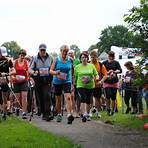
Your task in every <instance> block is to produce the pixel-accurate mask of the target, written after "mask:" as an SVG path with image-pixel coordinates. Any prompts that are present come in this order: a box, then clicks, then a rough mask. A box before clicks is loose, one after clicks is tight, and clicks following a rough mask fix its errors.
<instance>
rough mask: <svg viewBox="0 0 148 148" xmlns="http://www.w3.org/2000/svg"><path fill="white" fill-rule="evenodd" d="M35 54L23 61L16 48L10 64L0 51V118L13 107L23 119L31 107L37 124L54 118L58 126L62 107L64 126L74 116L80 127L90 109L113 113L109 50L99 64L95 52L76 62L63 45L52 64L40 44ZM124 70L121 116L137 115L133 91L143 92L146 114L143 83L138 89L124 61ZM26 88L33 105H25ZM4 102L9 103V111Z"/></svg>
mask: <svg viewBox="0 0 148 148" xmlns="http://www.w3.org/2000/svg"><path fill="white" fill-rule="evenodd" d="M38 50H39V51H38V53H37V55H36V56H34V57H32V58H26V55H27V53H26V50H24V49H22V50H20V52H19V55H18V58H17V59H15V60H13V61H12V60H11V59H10V58H9V57H7V49H6V48H5V47H0V94H1V97H0V98H1V99H0V101H1V102H0V103H1V104H2V117H3V118H4V119H6V117H7V114H8V109H9V110H10V109H11V108H12V110H13V108H15V111H16V113H17V114H19V109H20V108H21V110H22V118H23V119H26V118H27V113H28V112H30V110H29V109H28V106H31V108H35V111H36V113H37V115H38V116H42V119H43V120H46V121H50V120H53V119H54V116H56V121H57V122H61V121H62V115H63V114H62V111H63V106H64V105H65V106H66V112H67V123H68V124H72V122H73V121H74V119H75V118H76V117H81V119H82V122H86V121H90V120H91V115H90V112H91V109H92V108H93V107H94V106H95V112H96V114H97V116H99V117H101V115H100V111H101V110H102V106H105V109H106V111H107V114H108V115H109V116H112V115H114V113H115V111H118V108H117V101H116V94H117V90H118V89H119V87H120V85H119V79H118V74H120V73H122V69H121V66H120V64H119V62H118V61H116V60H115V53H114V52H113V51H109V53H108V60H106V61H104V62H102V63H101V62H100V61H99V57H98V54H97V52H96V51H91V52H90V53H88V52H87V51H83V52H82V53H81V54H80V57H79V59H77V58H75V52H74V51H73V50H70V49H69V47H68V46H67V45H63V46H61V47H60V54H59V55H58V56H57V57H56V58H54V59H53V57H52V56H51V55H49V54H48V53H47V46H46V44H40V45H39V49H38ZM125 67H126V68H127V70H128V71H127V73H126V74H125V77H124V84H125V88H124V90H125V95H124V100H125V104H126V106H127V109H126V113H129V112H130V111H132V114H136V113H137V112H140V111H141V112H142V111H143V108H142V106H141V108H139V107H138V105H139V104H140V103H139V102H140V101H139V100H140V99H139V98H140V96H139V94H140V93H139V90H141V91H143V94H144V97H145V98H146V100H147V109H148V88H147V84H146V86H145V87H142V88H138V87H136V86H135V85H134V83H133V80H134V79H135V78H136V76H137V74H136V71H135V69H134V66H133V64H132V62H130V61H128V62H126V63H125ZM31 84H33V88H34V89H33V91H34V92H35V100H34V101H30V95H28V94H29V93H28V92H29V90H30V89H29V87H31ZM8 98H11V99H10V100H11V103H10V104H11V105H9V106H10V107H8ZM12 98H13V99H12ZM130 98H131V105H132V108H131V107H130V102H129V100H130ZM141 98H142V96H141ZM12 100H13V101H12ZM30 104H31V105H30ZM139 106H140V105H139ZM138 109H141V110H138Z"/></svg>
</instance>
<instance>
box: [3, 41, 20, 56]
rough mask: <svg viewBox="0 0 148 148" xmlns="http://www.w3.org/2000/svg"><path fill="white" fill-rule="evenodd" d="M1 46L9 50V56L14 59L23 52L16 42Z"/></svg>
mask: <svg viewBox="0 0 148 148" xmlns="http://www.w3.org/2000/svg"><path fill="white" fill-rule="evenodd" d="M1 46H4V47H6V48H7V50H8V54H9V56H11V57H13V58H17V57H18V53H19V51H20V50H21V47H20V46H19V45H18V44H17V42H15V41H11V42H5V43H3V44H2V45H1Z"/></svg>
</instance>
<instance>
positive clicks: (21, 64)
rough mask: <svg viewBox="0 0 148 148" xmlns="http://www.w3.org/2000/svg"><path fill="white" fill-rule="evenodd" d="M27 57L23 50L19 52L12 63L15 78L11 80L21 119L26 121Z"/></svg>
mask: <svg viewBox="0 0 148 148" xmlns="http://www.w3.org/2000/svg"><path fill="white" fill-rule="evenodd" d="M26 55H27V53H26V51H25V50H24V49H22V50H20V52H19V58H18V59H16V60H15V62H14V68H15V70H16V74H15V77H14V78H12V79H13V80H12V81H13V86H14V92H15V95H16V97H17V99H18V100H17V101H19V106H20V107H22V119H27V116H26V113H27V92H28V80H29V75H28V68H29V67H28V61H27V60H26V59H25V56H26Z"/></svg>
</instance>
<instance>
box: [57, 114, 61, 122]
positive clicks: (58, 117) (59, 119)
mask: <svg viewBox="0 0 148 148" xmlns="http://www.w3.org/2000/svg"><path fill="white" fill-rule="evenodd" d="M56 121H57V122H61V121H62V115H60V114H58V115H57V120H56Z"/></svg>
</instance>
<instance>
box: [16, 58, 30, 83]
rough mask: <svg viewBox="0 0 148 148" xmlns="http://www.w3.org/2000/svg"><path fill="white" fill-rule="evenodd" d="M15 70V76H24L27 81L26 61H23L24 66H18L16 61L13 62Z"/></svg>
mask: <svg viewBox="0 0 148 148" xmlns="http://www.w3.org/2000/svg"><path fill="white" fill-rule="evenodd" d="M15 70H16V75H21V76H25V80H26V81H28V80H29V75H28V62H27V60H24V64H23V65H21V66H20V65H19V63H18V59H17V60H16V61H15Z"/></svg>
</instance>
